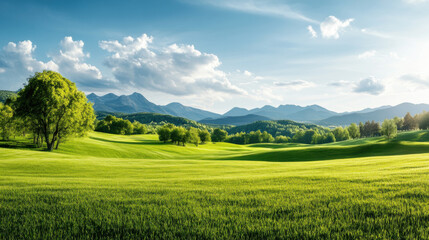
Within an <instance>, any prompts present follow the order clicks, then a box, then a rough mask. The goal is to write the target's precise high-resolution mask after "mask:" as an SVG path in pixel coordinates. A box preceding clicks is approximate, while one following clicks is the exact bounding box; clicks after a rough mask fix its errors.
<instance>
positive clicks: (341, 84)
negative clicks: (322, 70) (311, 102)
mask: <svg viewBox="0 0 429 240" xmlns="http://www.w3.org/2000/svg"><path fill="white" fill-rule="evenodd" d="M328 85H329V86H334V87H344V86H350V82H349V81H345V80H339V81H336V82H330V83H328Z"/></svg>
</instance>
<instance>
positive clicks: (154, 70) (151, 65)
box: [99, 34, 246, 95]
mask: <svg viewBox="0 0 429 240" xmlns="http://www.w3.org/2000/svg"><path fill="white" fill-rule="evenodd" d="M152 41H153V38H152V37H149V36H147V35H146V34H143V35H142V36H140V37H137V38H133V37H126V38H124V39H123V41H122V42H119V41H101V42H100V44H99V45H100V47H101V48H102V49H104V50H106V51H108V52H110V53H112V55H111V56H109V57H108V58H107V59H106V61H105V65H106V66H107V67H109V68H111V70H112V73H113V75H114V76H115V78H116V80H118V81H119V82H120V84H123V85H125V86H130V87H133V88H136V89H148V90H155V91H159V92H164V93H169V94H172V95H192V94H204V93H207V92H209V91H214V92H222V93H233V94H245V93H246V92H245V91H244V90H242V89H240V88H238V87H237V86H235V85H233V84H232V83H231V82H230V81H229V79H228V78H227V74H226V73H225V72H223V71H221V70H219V69H218V67H219V66H220V65H221V62H220V61H219V58H218V57H217V56H216V55H214V54H208V53H202V52H200V51H198V50H197V49H195V47H194V46H193V45H177V44H172V45H170V46H167V47H164V48H155V47H152V46H151V43H152Z"/></svg>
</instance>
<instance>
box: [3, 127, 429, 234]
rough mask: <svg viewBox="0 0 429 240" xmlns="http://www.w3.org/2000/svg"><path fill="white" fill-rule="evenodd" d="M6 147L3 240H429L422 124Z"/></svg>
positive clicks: (428, 169)
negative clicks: (365, 135)
mask: <svg viewBox="0 0 429 240" xmlns="http://www.w3.org/2000/svg"><path fill="white" fill-rule="evenodd" d="M1 146H3V147H1V148H0V238H1V239H34V238H36V239H76V238H79V239H118V238H123V239H144V238H146V239H159V238H163V239H173V238H182V239H231V238H239V239H249V238H252V239H278V238H288V239H429V132H426V131H418V132H410V133H401V134H400V135H399V136H398V137H397V139H396V140H394V141H391V142H386V141H385V140H384V139H383V138H371V139H360V140H351V141H346V142H340V143H334V144H326V145H311V146H307V145H299V144H284V145H278V144H255V145H248V146H240V145H233V144H228V143H216V144H211V143H210V144H205V145H200V146H199V147H195V146H192V145H188V146H186V147H181V146H175V145H171V144H161V143H160V142H158V141H157V139H156V136H153V135H136V136H118V135H109V134H102V133H91V134H90V136H89V137H88V138H82V139H74V140H70V141H68V142H67V143H65V144H63V145H62V146H60V148H61V149H60V150H58V151H55V152H53V153H50V152H45V151H41V150H39V149H31V148H25V144H23V143H20V142H18V143H17V142H9V143H1ZM5 146H9V148H5Z"/></svg>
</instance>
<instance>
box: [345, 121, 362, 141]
mask: <svg viewBox="0 0 429 240" xmlns="http://www.w3.org/2000/svg"><path fill="white" fill-rule="evenodd" d="M347 130H348V131H349V135H350V137H351V138H353V139H356V138H359V137H360V132H359V127H358V126H357V125H356V123H352V124H350V126H349V127H348V128H347Z"/></svg>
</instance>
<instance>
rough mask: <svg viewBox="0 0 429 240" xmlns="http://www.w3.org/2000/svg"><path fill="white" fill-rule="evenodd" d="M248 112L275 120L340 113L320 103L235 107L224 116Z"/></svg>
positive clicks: (246, 113) (314, 119) (317, 118)
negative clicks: (248, 107) (247, 107)
mask: <svg viewBox="0 0 429 240" xmlns="http://www.w3.org/2000/svg"><path fill="white" fill-rule="evenodd" d="M248 114H255V115H259V116H263V117H267V118H270V119H275V120H283V119H289V120H293V121H302V122H312V121H317V120H322V119H325V118H328V117H332V116H335V115H338V113H336V112H333V111H329V110H327V109H326V108H323V107H321V106H319V105H311V106H306V107H301V106H297V105H280V106H279V107H277V108H276V107H273V106H270V105H266V106H264V107H262V108H254V109H251V110H247V109H244V108H237V107H235V108H233V109H231V110H229V111H228V112H226V113H225V114H224V116H244V115H248Z"/></svg>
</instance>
